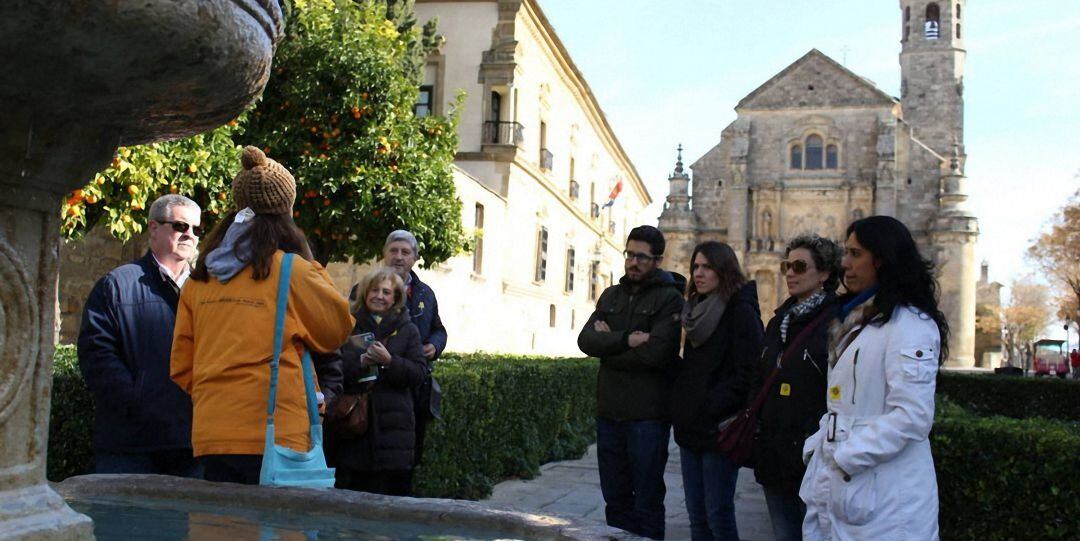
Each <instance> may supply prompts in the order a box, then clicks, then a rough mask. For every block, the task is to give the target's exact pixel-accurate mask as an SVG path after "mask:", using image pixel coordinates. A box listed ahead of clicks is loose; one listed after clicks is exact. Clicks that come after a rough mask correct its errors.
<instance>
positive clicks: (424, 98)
mask: <svg viewBox="0 0 1080 541" xmlns="http://www.w3.org/2000/svg"><path fill="white" fill-rule="evenodd" d="M434 99H435V87H433V86H431V85H424V86H422V87H420V94H419V95H418V96H417V97H416V105H414V106H413V115H415V116H417V117H425V116H431V113H432V106H433V105H434Z"/></svg>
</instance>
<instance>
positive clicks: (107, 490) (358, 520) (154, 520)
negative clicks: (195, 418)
mask: <svg viewBox="0 0 1080 541" xmlns="http://www.w3.org/2000/svg"><path fill="white" fill-rule="evenodd" d="M54 488H55V489H56V490H57V492H59V493H60V495H61V496H63V497H64V498H65V499H66V500H67V502H68V503H69V505H71V506H72V507H73V508H74V509H76V510H78V511H80V512H83V513H86V514H88V515H90V517H91V518H93V519H94V523H95V533H96V535H97V536H98V537H97V538H98V541H111V540H112V539H123V538H125V537H129V536H130V535H131V532H130V531H127V530H123V529H122V528H123V527H125V526H128V527H135V526H138V524H139V523H140V521H141V523H143V524H166V523H169V524H174V525H175V527H173V528H171V529H170V530H166V529H164V528H161V529H158V530H157V532H156V533H157V534H160V536H158V537H140V539H145V540H147V541H153V540H157V541H163V540H172V539H187V538H190V539H202V538H208V539H259V538H260V536H264V537H265V538H267V539H270V538H277V539H321V540H325V539H379V540H384V541H389V540H395V539H400V540H406V539H409V540H411V539H419V538H424V539H433V538H434V539H454V540H470V541H472V540H477V541H479V540H494V539H521V540H530V541H532V540H537V541H601V540H603V541H614V540H628V541H629V540H638V539H641V538H638V537H636V536H633V535H630V534H627V533H626V532H624V531H622V530H619V529H615V528H610V527H607V526H592V525H583V524H577V523H575V522H573V521H570V520H567V519H562V518H556V517H546V516H541V515H533V514H528V513H520V512H516V511H510V510H502V509H493V508H489V507H487V506H485V505H483V504H481V503H477V502H470V501H464V500H446V499H427V498H424V499H421V498H398V497H391V496H381V495H376V494H367V493H361V492H353V491H348V490H332V489H328V490H313V489H296V488H268V487H260V486H250V485H237V484H231V483H211V482H209V481H201V480H195V479H184V478H178V477H168V476H161V475H84V476H78V477H72V478H70V479H67V480H65V481H64V482H62V483H59V484H57V485H54ZM185 528H186V530H185ZM110 535H116V536H115V537H110ZM200 535H201V537H200ZM274 535H277V536H278V537H274Z"/></svg>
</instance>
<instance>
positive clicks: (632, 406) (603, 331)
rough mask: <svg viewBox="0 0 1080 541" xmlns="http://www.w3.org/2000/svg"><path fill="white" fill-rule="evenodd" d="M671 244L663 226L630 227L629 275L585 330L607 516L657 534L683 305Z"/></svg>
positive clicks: (582, 340) (607, 294) (603, 298)
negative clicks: (594, 364)
mask: <svg viewBox="0 0 1080 541" xmlns="http://www.w3.org/2000/svg"><path fill="white" fill-rule="evenodd" d="M664 248H665V241H664V235H663V234H662V233H661V232H660V230H658V229H657V228H655V227H652V226H648V225H643V226H639V227H636V228H634V229H633V230H632V231H630V235H629V236H628V237H627V239H626V251H624V252H623V255H624V256H625V258H626V259H625V264H624V268H625V271H626V275H625V276H623V278H622V279H621V280H619V283H618V284H616V285H614V286H611V287H609V288H607V289H606V290H605V291H604V293H603V294H602V295H600V298H599V299H598V300H597V301H596V311H595V312H593V314H592V316H591V317H590V318H589V321H587V322H586V323H585V327H584V328H583V329H582V330H581V334H580V335H578V347H579V348H580V349H581V351H582V352H584V353H585V354H586V355H590V356H592V357H598V358H600V371H599V374H598V376H597V383H596V386H597V389H596V397H597V401H596V402H597V403H596V410H597V412H596V456H597V465H598V467H599V470H600V490H601V492H602V493H603V495H604V502H605V508H604V511H605V515H606V518H607V523H608V525H610V526H614V527H616V528H622V529H624V530H626V531H628V532H631V533H634V534H637V535H640V536H644V537H649V538H652V539H663V538H664V495H665V494H666V492H667V488H666V487H665V485H664V468H665V466H666V465H667V459H668V441H669V439H670V433H671V424H670V422H669V420H668V413H667V401H668V387H669V379H670V376H669V369H670V366H671V364H672V363H673V362H675V360H676V359H677V358H678V355H679V337H680V331H681V328H680V324H679V314H680V313H681V312H682V307H683V297H682V291H681V288H680V287H679V285H678V284H677V281H676V279H675V278H674V277H673V276H672V274H671V273H668V272H667V271H665V270H663V269H661V268H660V262H661V261H662V260H663V257H664V256H663V254H664ZM680 278H681V276H680ZM683 285H685V283H684V284H683Z"/></svg>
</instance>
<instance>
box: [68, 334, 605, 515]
mask: <svg viewBox="0 0 1080 541" xmlns="http://www.w3.org/2000/svg"><path fill="white" fill-rule="evenodd" d="M435 366H436V369H435V377H436V378H437V379H438V380H439V383H440V385H442V388H443V393H444V396H443V402H442V412H443V420H442V421H436V422H434V423H432V424H431V425H429V427H428V432H427V442H426V444H425V447H426V451H425V453H424V463H423V464H422V465H421V466H420V468H419V469H418V470H417V477H416V489H417V494H419V495H422V496H429V497H443V498H467V499H480V498H484V497H486V496H488V495H489V494H490V493H491V489H492V487H494V486H495V484H496V483H498V482H499V481H501V480H503V479H506V478H510V477H523V478H532V477H534V476H535V475H536V474H537V473H538V472H539V470H540V465H541V464H543V463H545V462H550V461H553V460H564V459H569V458H580V457H581V456H582V455H583V454H584V453H585V450H586V448H587V447H588V446H589V444H591V443H592V442H593V440H594V439H595V435H596V428H595V427H596V417H595V415H596V370H597V361H596V360H595V359H536V358H525V357H515V356H505V355H503V356H499V355H488V354H475V355H448V356H446V357H444V358H443V359H441V360H440V361H439V362H438V363H436V365H435ZM93 418H94V406H93V399H92V397H91V395H90V392H89V390H88V389H87V388H86V384H85V383H84V382H83V380H82V376H81V374H80V373H79V369H78V363H77V360H76V355H75V348H74V347H72V346H59V347H57V350H56V357H55V360H54V373H53V400H52V411H51V412H50V424H49V451H48V478H49V480H51V481H61V480H63V479H66V478H68V477H70V476H73V475H81V474H85V473H90V472H91V471H92V470H93V451H92V450H91V448H90V432H91V427H92V424H93Z"/></svg>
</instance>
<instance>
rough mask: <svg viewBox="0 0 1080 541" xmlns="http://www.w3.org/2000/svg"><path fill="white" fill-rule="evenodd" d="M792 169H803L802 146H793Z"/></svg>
mask: <svg viewBox="0 0 1080 541" xmlns="http://www.w3.org/2000/svg"><path fill="white" fill-rule="evenodd" d="M790 163H791V168H792V169H802V145H792V146H791V162H790Z"/></svg>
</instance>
